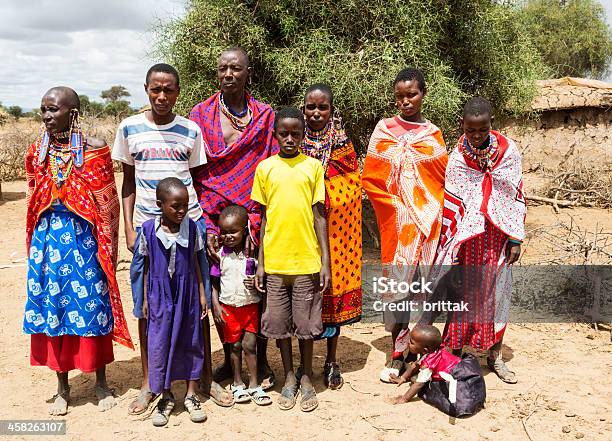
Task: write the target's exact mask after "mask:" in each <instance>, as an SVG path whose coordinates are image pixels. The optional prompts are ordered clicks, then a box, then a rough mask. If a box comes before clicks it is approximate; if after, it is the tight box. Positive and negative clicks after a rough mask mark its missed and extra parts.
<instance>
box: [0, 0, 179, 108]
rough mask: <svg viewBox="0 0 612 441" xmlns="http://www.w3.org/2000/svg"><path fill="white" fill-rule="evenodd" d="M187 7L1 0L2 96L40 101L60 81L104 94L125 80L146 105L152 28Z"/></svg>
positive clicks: (27, 103)
mask: <svg viewBox="0 0 612 441" xmlns="http://www.w3.org/2000/svg"><path fill="white" fill-rule="evenodd" d="M184 10H185V6H184V1H181V0H174V1H170V2H168V1H161V0H155V1H147V0H129V1H125V0H105V1H97V0H96V1H82V0H81V1H79V0H37V1H23V0H2V2H1V3H0V17H2V18H3V20H2V26H0V53H2V55H3V57H2V58H3V66H2V69H0V102H2V103H3V104H4V105H20V106H22V107H24V108H31V107H32V108H33V107H38V106H39V105H40V98H41V96H42V95H43V94H44V92H45V91H46V90H47V89H49V88H50V87H53V86H56V85H67V86H70V87H72V88H74V89H75V90H76V91H77V92H78V93H79V94H85V95H88V96H89V97H90V98H92V99H97V100H100V98H99V95H100V92H101V91H102V90H103V89H107V88H109V87H110V86H111V85H114V84H121V85H123V86H125V87H127V89H128V90H129V91H130V93H131V94H132V97H131V98H130V101H131V103H132V105H133V106H141V105H143V104H145V103H146V102H147V99H146V95H145V94H144V92H143V90H142V84H143V82H144V76H145V73H146V71H147V69H148V67H149V66H150V65H151V64H152V63H153V62H155V61H158V60H154V59H151V58H150V57H149V56H148V54H149V53H150V52H151V51H152V49H153V47H152V44H153V41H154V39H153V36H152V35H151V33H150V32H149V31H150V30H151V29H153V28H154V26H155V25H156V24H157V23H158V22H159V20H166V19H168V18H171V17H175V16H177V15H180V14H182V13H184Z"/></svg>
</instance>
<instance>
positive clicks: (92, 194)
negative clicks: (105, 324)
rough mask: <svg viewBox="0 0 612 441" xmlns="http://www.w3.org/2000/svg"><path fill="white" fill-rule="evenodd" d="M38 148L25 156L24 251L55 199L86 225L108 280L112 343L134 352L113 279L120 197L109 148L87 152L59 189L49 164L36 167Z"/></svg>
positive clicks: (115, 279)
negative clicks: (111, 312) (93, 237)
mask: <svg viewBox="0 0 612 441" xmlns="http://www.w3.org/2000/svg"><path fill="white" fill-rule="evenodd" d="M39 147H40V143H39V142H36V143H34V144H32V145H31V146H30V148H29V149H28V152H27V153H26V179H27V184H28V189H27V199H26V203H27V207H28V211H27V218H26V243H27V252H28V253H29V250H30V241H31V240H32V232H33V231H34V228H35V227H36V224H37V223H38V220H39V218H40V216H41V214H42V213H43V212H44V211H45V210H47V209H48V208H49V207H50V206H51V204H52V203H53V201H54V200H56V199H60V200H61V201H62V203H63V204H64V205H65V206H66V207H67V208H68V209H69V210H70V211H72V212H73V213H75V214H77V215H78V216H80V217H82V218H83V219H85V220H86V221H87V222H89V223H90V224H91V225H92V230H93V232H94V235H95V237H96V240H97V242H98V260H99V261H100V266H101V267H102V270H103V271H104V273H105V274H106V277H107V279H108V286H109V292H110V300H111V306H112V310H113V319H114V329H113V340H115V341H116V342H117V343H120V344H122V345H124V346H127V347H128V348H131V349H134V345H133V344H132V340H131V338H130V334H129V331H128V328H127V323H126V321H125V316H124V314H123V307H122V305H121V297H120V295H119V286H118V284H117V278H116V276H115V268H116V267H117V250H118V241H119V198H118V195H117V188H116V186H115V178H114V175H113V163H112V160H111V156H110V149H109V148H108V146H106V147H103V148H100V149H95V150H86V151H85V153H84V164H83V166H82V167H81V168H76V167H74V168H73V169H72V173H70V176H69V177H68V179H67V180H66V181H65V182H64V183H63V185H62V186H61V187H60V188H58V187H57V186H56V184H55V181H53V178H52V176H51V171H50V170H49V161H45V162H44V163H43V164H38V150H39Z"/></svg>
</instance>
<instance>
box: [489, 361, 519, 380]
mask: <svg viewBox="0 0 612 441" xmlns="http://www.w3.org/2000/svg"><path fill="white" fill-rule="evenodd" d="M487 366H489V369H490V370H491V372H494V373H495V374H496V375H497V376H498V377H499V379H500V380H501V381H503V382H504V383H508V384H516V383H518V380H517V379H516V375H515V373H514V372H512V371H511V370H510V369H508V366H506V363H504V360H502V358H501V357H497V358H496V359H495V360H491V359H490V358H487Z"/></svg>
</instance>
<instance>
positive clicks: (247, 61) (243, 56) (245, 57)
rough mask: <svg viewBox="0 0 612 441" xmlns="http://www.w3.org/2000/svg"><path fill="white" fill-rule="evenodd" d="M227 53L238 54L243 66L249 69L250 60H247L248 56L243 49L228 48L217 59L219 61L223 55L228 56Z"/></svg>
mask: <svg viewBox="0 0 612 441" xmlns="http://www.w3.org/2000/svg"><path fill="white" fill-rule="evenodd" d="M229 53H236V54H240V56H241V57H242V58H243V61H244V65H245V66H246V67H249V66H250V65H251V60H250V58H249V54H247V52H246V51H245V50H244V49H243V48H241V47H240V46H234V47H230V48H227V49H225V50H224V51H223V52H222V53H221V56H220V57H219V60H220V59H221V58H222V57H223V55H226V54H229Z"/></svg>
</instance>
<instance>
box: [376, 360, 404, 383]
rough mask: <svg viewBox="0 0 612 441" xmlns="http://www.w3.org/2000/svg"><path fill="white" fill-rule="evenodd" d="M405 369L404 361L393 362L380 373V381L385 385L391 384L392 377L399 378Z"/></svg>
mask: <svg viewBox="0 0 612 441" xmlns="http://www.w3.org/2000/svg"><path fill="white" fill-rule="evenodd" d="M403 368H404V362H403V361H402V360H391V361H389V362H388V363H387V364H386V366H385V368H384V369H383V370H382V371H381V372H380V381H382V382H383V383H391V378H390V375H391V374H394V375H396V376H399V374H400V372H401V370H402V369H403Z"/></svg>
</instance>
